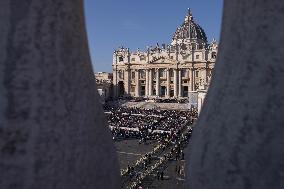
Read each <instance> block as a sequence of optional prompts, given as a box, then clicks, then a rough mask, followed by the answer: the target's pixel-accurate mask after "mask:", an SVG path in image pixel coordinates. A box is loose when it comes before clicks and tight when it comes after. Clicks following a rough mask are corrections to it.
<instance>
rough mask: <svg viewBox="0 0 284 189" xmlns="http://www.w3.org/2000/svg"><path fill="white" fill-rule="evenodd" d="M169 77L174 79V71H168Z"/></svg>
mask: <svg viewBox="0 0 284 189" xmlns="http://www.w3.org/2000/svg"><path fill="white" fill-rule="evenodd" d="M170 77H174V70H173V69H170Z"/></svg>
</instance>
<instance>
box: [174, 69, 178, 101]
mask: <svg viewBox="0 0 284 189" xmlns="http://www.w3.org/2000/svg"><path fill="white" fill-rule="evenodd" d="M177 96H178V83H177V69H174V97H177Z"/></svg>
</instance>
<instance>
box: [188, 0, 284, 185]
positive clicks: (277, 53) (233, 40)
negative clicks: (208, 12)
mask: <svg viewBox="0 0 284 189" xmlns="http://www.w3.org/2000/svg"><path fill="white" fill-rule="evenodd" d="M283 44H284V1H282V0H275V1H266V0H250V1H248V0H225V3H224V15H223V28H222V34H221V44H220V50H219V54H218V60H217V62H216V66H215V70H214V72H215V73H214V76H213V80H212V83H211V86H210V89H209V92H208V95H207V99H206V102H205V105H204V107H203V109H202V112H201V115H200V118H199V121H198V124H197V126H196V128H195V130H194V132H193V138H192V143H191V149H190V151H189V153H190V155H189V158H188V164H189V166H188V168H187V170H188V177H187V178H188V179H187V180H188V182H189V188H191V189H197V188H198V189H220V188H224V189H225V188H226V189H228V188H230V189H240V188H244V189H267V188H270V189H276V188H277V189H280V188H284V163H283V158H284V148H283V146H284V116H283V112H284V82H283V81H284V74H283V73H284V64H283V60H284V48H283Z"/></svg>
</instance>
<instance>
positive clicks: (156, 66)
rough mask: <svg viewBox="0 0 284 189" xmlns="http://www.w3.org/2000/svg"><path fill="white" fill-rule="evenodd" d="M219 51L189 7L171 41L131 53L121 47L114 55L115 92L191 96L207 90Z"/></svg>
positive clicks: (122, 93) (152, 95)
mask: <svg viewBox="0 0 284 189" xmlns="http://www.w3.org/2000/svg"><path fill="white" fill-rule="evenodd" d="M217 51H218V44H217V42H216V41H215V40H213V41H212V42H211V43H210V44H208V43H207V37H206V34H205V32H204V30H203V29H202V28H201V27H200V26H199V25H198V24H196V23H195V21H194V19H193V16H192V13H191V11H190V10H189V11H188V14H187V15H186V17H185V20H184V22H183V24H182V25H181V26H180V27H178V28H177V30H176V32H175V33H174V35H173V39H172V42H171V44H168V45H165V44H162V45H161V46H160V45H159V44H157V45H156V47H147V50H146V51H145V52H142V51H140V50H139V49H138V50H137V51H136V52H130V51H129V49H128V48H124V47H121V48H119V49H117V50H116V51H115V52H114V54H113V64H112V66H113V85H114V95H115V96H116V97H118V96H133V97H164V98H178V97H188V96H189V93H190V92H193V91H197V90H207V89H208V87H209V83H210V80H211V76H212V71H213V68H214V65H215V61H216V56H217Z"/></svg>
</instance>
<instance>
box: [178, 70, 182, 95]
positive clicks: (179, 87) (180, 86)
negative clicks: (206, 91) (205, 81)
mask: <svg viewBox="0 0 284 189" xmlns="http://www.w3.org/2000/svg"><path fill="white" fill-rule="evenodd" d="M178 96H179V97H181V96H182V75H181V69H179V70H178Z"/></svg>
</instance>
